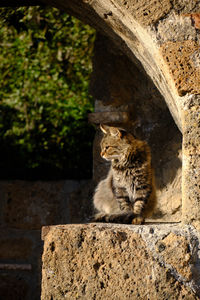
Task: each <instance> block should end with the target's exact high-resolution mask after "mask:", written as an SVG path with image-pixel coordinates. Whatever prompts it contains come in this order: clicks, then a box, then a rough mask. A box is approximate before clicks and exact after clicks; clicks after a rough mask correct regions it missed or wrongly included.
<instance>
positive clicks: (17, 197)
mask: <svg viewBox="0 0 200 300" xmlns="http://www.w3.org/2000/svg"><path fill="white" fill-rule="evenodd" d="M79 187H80V182H78V181H73V180H66V181H64V180H63V181H50V182H42V181H34V182H27V181H19V180H15V181H14V180H13V181H2V182H0V201H1V205H2V208H1V214H2V223H4V224H6V226H7V227H9V228H17V229H30V230H36V229H41V227H42V226H43V225H49V224H58V223H68V222H69V208H68V196H69V194H70V193H71V192H73V191H74V190H76V189H78V188H79Z"/></svg>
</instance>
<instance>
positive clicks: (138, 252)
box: [41, 224, 199, 300]
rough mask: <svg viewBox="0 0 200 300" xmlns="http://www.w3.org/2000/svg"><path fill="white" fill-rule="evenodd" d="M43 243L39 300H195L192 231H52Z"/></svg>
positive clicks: (120, 228) (140, 228) (150, 228)
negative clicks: (40, 294)
mask: <svg viewBox="0 0 200 300" xmlns="http://www.w3.org/2000/svg"><path fill="white" fill-rule="evenodd" d="M43 239H44V252H43V270H42V277H43V278H42V296H41V299H43V300H48V299H49V300H50V299H57V300H59V299H63V298H65V299H85V300H86V299H87V300H90V299H96V300H98V299H110V298H112V299H114V300H115V299H116V300H119V299H141V300H144V299H146V300H147V299H152V300H153V299H159V300H162V299H163V300H164V299H165V300H166V299H169V300H170V299H174V300H175V299H198V297H197V295H195V293H194V290H195V289H196V292H197V293H198V288H197V286H196V284H197V285H198V280H199V269H198V266H197V265H196V264H197V262H198V255H197V253H198V252H197V249H198V247H197V245H198V240H197V235H196V232H195V231H193V230H192V228H189V227H188V228H185V230H183V229H181V228H180V227H179V226H175V225H174V226H172V225H171V226H170V225H164V226H161V225H159V226H155V225H148V226H127V225H111V224H98V225H97V224H85V225H66V226H52V227H46V228H45V227H44V229H43ZM195 254H196V256H195ZM192 255H193V260H191V259H190V258H191V256H192ZM194 271H195V272H196V273H195V274H196V275H195V276H193V280H191V274H193V273H194Z"/></svg>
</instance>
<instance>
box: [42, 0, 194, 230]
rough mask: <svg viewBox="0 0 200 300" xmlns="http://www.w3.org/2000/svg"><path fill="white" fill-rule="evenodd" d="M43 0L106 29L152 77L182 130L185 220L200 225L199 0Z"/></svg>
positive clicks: (183, 217) (117, 43)
mask: <svg viewBox="0 0 200 300" xmlns="http://www.w3.org/2000/svg"><path fill="white" fill-rule="evenodd" d="M42 2H43V3H45V4H48V5H52V6H55V7H58V8H60V9H64V10H65V11H66V12H68V13H70V14H72V15H74V16H76V17H78V18H79V19H81V20H82V21H84V22H87V23H89V24H90V25H91V26H93V27H94V28H96V29H97V30H98V31H99V32H101V33H105V34H106V35H107V36H109V37H110V38H111V40H113V41H114V43H115V44H116V45H117V47H118V48H119V49H120V50H121V51H122V52H123V53H125V54H126V55H127V56H128V57H129V59H130V60H131V61H132V62H134V63H135V62H136V61H137V62H136V65H137V64H138V61H139V64H140V66H142V68H144V70H145V71H146V73H147V74H148V75H149V76H150V78H151V79H152V81H153V83H154V84H155V86H156V87H157V88H158V90H159V91H160V93H161V95H162V96H163V97H164V99H165V102H166V103H167V106H168V108H169V110H170V112H171V115H172V116H173V119H174V121H175V123H176V124H177V126H178V128H179V130H180V131H181V132H182V134H183V144H182V149H183V165H182V166H183V171H182V222H183V223H187V224H193V225H195V226H196V227H197V228H199V226H200V209H199V208H200V196H199V190H200V186H199V173H200V168H199V165H200V147H199V137H200V124H199V113H200V109H199V104H200V80H199V78H200V54H199V53H200V51H199V40H200V35H199V29H200V25H199V24H200V21H199V20H200V14H199V13H198V11H200V1H199V0H191V1H188V0H184V1H179V0H178V1H172V0H163V1H159V0H149V1H146V0H142V1H137V0H123V1H119V0H116V1H113V0H74V1H70V0H65V1H64V0H42ZM135 58H137V60H136V59H135Z"/></svg>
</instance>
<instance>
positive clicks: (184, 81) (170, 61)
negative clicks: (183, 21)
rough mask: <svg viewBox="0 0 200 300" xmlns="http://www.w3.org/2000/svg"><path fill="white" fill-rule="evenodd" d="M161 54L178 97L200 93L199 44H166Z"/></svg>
mask: <svg viewBox="0 0 200 300" xmlns="http://www.w3.org/2000/svg"><path fill="white" fill-rule="evenodd" d="M161 52H162V55H163V58H164V60H165V61H166V64H167V65H168V67H169V72H170V73H171V75H172V77H173V80H174V82H175V86H176V88H177V91H178V93H179V95H180V96H184V95H185V94H187V93H191V94H199V93H200V84H199V78H200V68H199V64H200V58H199V44H198V42H196V41H192V40H186V41H176V42H171V41H169V42H166V43H164V44H163V45H162V46H161Z"/></svg>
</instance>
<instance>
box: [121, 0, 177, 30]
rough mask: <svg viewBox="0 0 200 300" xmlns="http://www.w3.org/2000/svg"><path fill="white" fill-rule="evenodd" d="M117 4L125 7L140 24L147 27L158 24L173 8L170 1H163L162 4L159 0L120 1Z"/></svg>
mask: <svg viewBox="0 0 200 300" xmlns="http://www.w3.org/2000/svg"><path fill="white" fill-rule="evenodd" d="M117 2H118V3H119V4H120V6H122V7H125V8H126V9H127V10H128V11H129V13H131V14H132V16H133V17H134V18H135V19H136V20H137V21H138V22H140V23H141V24H143V25H145V26H147V25H150V24H153V23H156V22H157V21H158V20H159V19H160V18H162V17H163V16H164V15H166V14H167V13H168V12H169V11H170V9H171V8H172V6H171V3H170V1H169V0H163V1H162V2H160V1H158V0H149V1H145V0H142V1H138V0H128V1H127V0H126V1H125V0H124V1H119V0H118V1H117Z"/></svg>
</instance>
